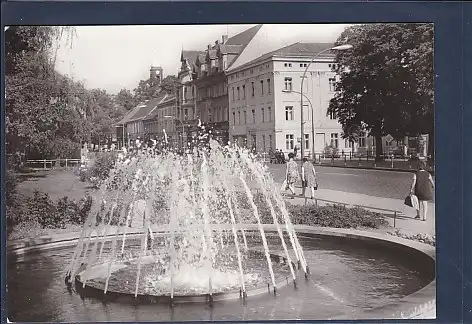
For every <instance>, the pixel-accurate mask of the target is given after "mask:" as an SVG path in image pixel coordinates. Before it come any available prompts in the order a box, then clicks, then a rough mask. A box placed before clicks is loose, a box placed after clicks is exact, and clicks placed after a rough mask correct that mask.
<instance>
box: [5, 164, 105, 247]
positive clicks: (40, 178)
mask: <svg viewBox="0 0 472 324" xmlns="http://www.w3.org/2000/svg"><path fill="white" fill-rule="evenodd" d="M17 176H18V178H19V181H21V182H20V183H18V185H17V192H18V199H19V200H20V203H21V200H22V199H24V197H32V196H33V194H34V191H35V190H38V191H41V192H44V193H47V194H48V195H49V197H50V198H51V199H52V200H53V201H54V202H56V201H57V200H58V199H60V198H62V197H64V196H67V197H68V198H70V199H72V200H75V201H79V200H80V199H82V198H84V197H85V196H86V195H87V194H88V195H90V196H92V198H93V199H94V201H96V196H97V194H98V190H97V189H95V188H94V187H92V186H91V185H90V184H88V183H86V182H81V181H79V179H78V178H77V177H76V176H75V175H74V173H73V170H71V169H58V170H49V171H38V172H32V173H19V174H17ZM81 228H82V226H79V225H67V227H66V228H64V229H60V228H59V229H49V228H41V226H40V225H39V224H37V223H23V224H19V225H17V226H15V227H14V228H13V229H12V230H11V231H10V233H9V235H8V239H9V240H15V239H22V238H35V237H39V236H43V235H51V234H62V233H70V232H78V231H80V230H81Z"/></svg>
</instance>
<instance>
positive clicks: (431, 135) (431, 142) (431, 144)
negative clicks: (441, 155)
mask: <svg viewBox="0 0 472 324" xmlns="http://www.w3.org/2000/svg"><path fill="white" fill-rule="evenodd" d="M428 139H429V140H428V155H429V156H430V157H431V161H433V162H434V132H431V133H429V136H428Z"/></svg>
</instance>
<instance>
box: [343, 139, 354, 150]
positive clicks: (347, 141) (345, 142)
mask: <svg viewBox="0 0 472 324" xmlns="http://www.w3.org/2000/svg"><path fill="white" fill-rule="evenodd" d="M353 146H354V145H353V143H352V141H350V140H349V139H348V138H346V139H345V140H344V147H345V148H352V147H353Z"/></svg>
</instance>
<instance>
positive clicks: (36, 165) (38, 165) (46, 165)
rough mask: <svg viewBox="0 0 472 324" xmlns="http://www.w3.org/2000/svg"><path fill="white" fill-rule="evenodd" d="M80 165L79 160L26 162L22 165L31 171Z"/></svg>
mask: <svg viewBox="0 0 472 324" xmlns="http://www.w3.org/2000/svg"><path fill="white" fill-rule="evenodd" d="M77 164H80V159H54V160H46V159H44V160H26V161H25V163H24V165H25V166H28V167H30V168H33V169H52V168H54V167H56V168H57V167H66V168H68V167H73V166H76V165H77Z"/></svg>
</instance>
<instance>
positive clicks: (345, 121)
mask: <svg viewBox="0 0 472 324" xmlns="http://www.w3.org/2000/svg"><path fill="white" fill-rule="evenodd" d="M346 39H347V40H348V43H349V44H351V45H353V49H352V50H350V51H338V52H336V54H335V55H336V58H335V60H336V62H337V63H339V64H336V68H335V69H334V71H335V72H337V74H338V75H339V76H340V79H339V81H338V82H337V84H336V86H337V90H338V91H337V92H336V95H335V96H334V98H333V99H331V101H330V104H329V108H328V114H330V113H334V114H335V115H336V116H337V118H338V120H339V122H340V123H341V124H342V126H343V132H344V134H343V137H344V138H350V139H355V138H356V137H357V135H359V133H360V132H361V131H364V130H365V131H367V132H368V133H369V135H372V136H374V137H375V138H376V159H380V156H381V154H382V141H381V137H382V136H385V135H386V134H391V135H392V136H393V137H394V138H396V139H400V138H402V137H403V136H405V135H408V136H417V135H419V134H424V133H428V134H430V135H432V134H433V127H434V89H433V82H434V79H433V78H434V74H433V26H432V25H430V24H368V25H356V26H351V27H348V28H347V29H346V30H345V31H344V32H343V33H342V34H341V36H340V37H339V38H338V40H337V42H336V45H340V44H343V43H345V41H346ZM430 137H432V136H430Z"/></svg>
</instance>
